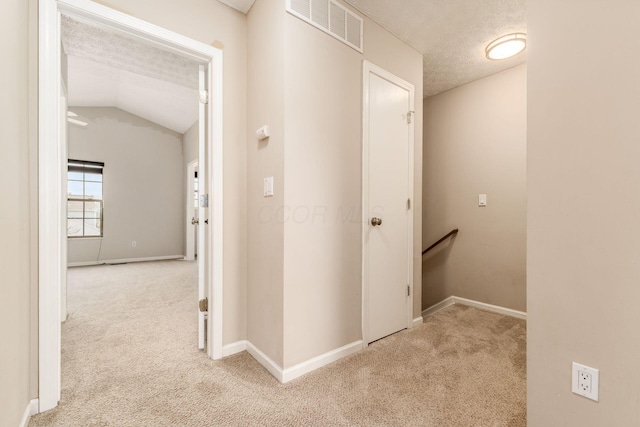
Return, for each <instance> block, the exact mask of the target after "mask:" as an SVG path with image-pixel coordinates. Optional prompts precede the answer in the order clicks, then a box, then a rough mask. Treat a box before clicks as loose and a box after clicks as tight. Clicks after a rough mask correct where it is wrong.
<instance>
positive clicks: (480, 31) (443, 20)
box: [220, 0, 527, 97]
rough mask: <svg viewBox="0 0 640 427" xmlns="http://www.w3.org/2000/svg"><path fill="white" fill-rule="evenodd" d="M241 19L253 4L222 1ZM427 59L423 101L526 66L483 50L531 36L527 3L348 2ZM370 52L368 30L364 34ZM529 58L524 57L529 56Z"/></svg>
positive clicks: (453, 0) (455, 0)
mask: <svg viewBox="0 0 640 427" xmlns="http://www.w3.org/2000/svg"><path fill="white" fill-rule="evenodd" d="M220 1H222V2H223V3H225V4H227V5H229V6H231V7H234V8H236V9H238V10H240V11H241V12H243V13H247V11H248V10H249V9H250V8H251V5H252V4H253V0H220ZM345 1H346V2H347V3H349V4H350V5H352V6H353V7H355V8H356V9H358V10H359V11H360V12H362V13H363V14H364V15H366V16H368V17H369V18H371V19H372V20H373V21H375V22H377V23H378V24H380V25H381V26H383V27H384V28H386V29H387V30H388V31H389V32H391V33H393V34H395V35H396V36H397V37H398V38H400V39H401V40H403V41H404V42H405V43H407V44H408V45H410V46H412V47H413V48H414V49H416V50H417V51H418V52H420V53H421V54H422V56H423V58H424V60H423V61H424V92H423V95H424V97H427V96H432V95H435V94H437V93H440V92H444V91H445V90H448V89H452V88H454V87H458V86H460V85H463V84H465V83H469V82H471V81H474V80H477V79H479V78H482V77H486V76H488V75H490V74H494V73H497V72H499V71H502V70H506V69H507V68H511V67H514V66H516V65H519V64H522V63H524V62H525V61H526V53H521V54H519V55H517V56H516V57H514V58H511V59H506V60H503V61H489V60H488V59H486V57H485V51H484V49H485V47H486V46H487V44H489V43H490V42H491V41H493V40H495V39H497V38H498V37H500V36H503V35H506V34H510V33H515V32H521V33H526V31H527V20H526V0H481V1H478V0H402V1H397V0H396V1H393V0H345ZM364 38H365V49H366V40H367V34H366V28H365V34H364ZM525 52H526V51H525Z"/></svg>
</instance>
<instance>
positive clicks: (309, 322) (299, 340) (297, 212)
mask: <svg viewBox="0 0 640 427" xmlns="http://www.w3.org/2000/svg"><path fill="white" fill-rule="evenodd" d="M278 3H279V4H280V9H281V14H284V16H285V32H286V36H285V40H286V42H285V48H284V50H285V69H284V82H285V101H284V105H285V122H284V123H285V150H284V177H285V188H284V190H285V199H284V207H283V209H284V211H283V218H282V219H283V222H284V365H283V367H284V368H285V369H286V368H290V367H292V366H294V365H296V364H299V363H301V362H304V361H306V360H309V359H311V358H313V357H316V356H319V355H322V354H324V353H327V352H330V351H332V350H335V349H337V348H340V347H342V346H345V345H348V344H352V343H353V342H356V341H359V340H361V339H362V311H361V308H362V271H361V270H362V267H361V265H362V262H361V260H362V256H361V253H362V248H361V241H362V240H361V239H362V230H361V228H362V219H361V212H362V87H363V82H362V78H363V77H362V73H363V71H362V70H363V65H362V64H363V60H368V61H370V62H372V63H374V64H375V65H378V66H380V67H382V68H384V69H386V70H388V71H389V72H391V73H394V74H396V75H398V76H399V77H400V78H402V79H404V80H406V81H408V82H410V83H411V84H413V85H414V86H415V91H416V92H415V95H416V105H415V109H416V112H417V115H416V122H415V132H416V134H415V140H414V147H415V156H416V159H415V171H416V180H415V184H414V185H415V197H414V202H415V204H414V206H415V207H416V209H415V211H414V214H415V223H414V231H415V233H416V234H415V239H414V243H415V244H414V253H413V256H414V260H417V259H419V254H420V252H421V248H420V242H421V228H420V224H421V194H422V192H421V188H422V179H421V171H422V167H421V166H422V150H421V147H422V103H421V102H420V99H421V98H422V77H423V76H422V56H421V55H420V54H419V53H418V52H416V51H415V50H413V49H411V48H410V47H409V46H407V45H406V44H404V43H403V42H401V41H400V40H398V39H397V38H396V37H394V36H393V35H391V34H390V33H388V32H387V31H386V30H384V29H383V28H381V27H380V26H379V25H377V24H375V23H373V22H372V21H371V20H369V19H366V18H365V21H364V54H361V53H359V52H357V51H356V50H354V49H352V48H351V47H349V46H347V45H345V44H343V43H341V42H340V41H338V40H336V39H334V38H333V37H331V36H329V35H327V34H325V33H324V32H322V31H320V30H318V29H316V28H314V27H313V26H311V25H309V24H308V23H306V22H303V21H301V20H300V19H298V18H296V17H294V16H292V15H291V14H288V13H286V12H284V6H283V4H284V2H282V1H280V2H278ZM254 7H255V6H254ZM345 7H348V6H347V5H346V4H345ZM356 13H358V12H356ZM358 14H359V13H358ZM359 15H361V14H359ZM414 267H415V270H414V281H415V284H416V286H415V287H414V298H415V303H416V304H415V307H414V315H415V316H419V315H420V312H421V309H420V283H421V279H420V264H419V263H417V262H414ZM415 316H414V317H415Z"/></svg>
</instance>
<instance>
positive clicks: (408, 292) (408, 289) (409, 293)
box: [407, 285, 411, 296]
mask: <svg viewBox="0 0 640 427" xmlns="http://www.w3.org/2000/svg"><path fill="white" fill-rule="evenodd" d="M407 296H411V285H407Z"/></svg>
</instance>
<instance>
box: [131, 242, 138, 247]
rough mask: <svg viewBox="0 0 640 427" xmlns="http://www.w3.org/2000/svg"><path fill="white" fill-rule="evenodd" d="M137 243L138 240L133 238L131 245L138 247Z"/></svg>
mask: <svg viewBox="0 0 640 427" xmlns="http://www.w3.org/2000/svg"><path fill="white" fill-rule="evenodd" d="M136 245H137V243H136V241H135V240H132V241H131V247H132V248H135V247H136Z"/></svg>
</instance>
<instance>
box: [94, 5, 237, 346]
mask: <svg viewBox="0 0 640 427" xmlns="http://www.w3.org/2000/svg"><path fill="white" fill-rule="evenodd" d="M99 2H100V3H102V4H105V5H107V6H110V7H113V8H114V9H117V10H119V11H121V12H125V13H128V14H130V15H133V16H135V17H136V18H140V19H144V20H146V21H148V22H151V23H152V24H155V25H159V26H161V27H164V28H166V29H169V30H171V31H175V32H177V33H180V34H182V35H185V36H187V37H191V38H193V39H195V40H198V41H200V42H203V43H206V44H212V43H214V42H216V41H217V42H219V43H217V45H218V47H219V46H220V43H221V44H222V45H223V46H224V47H223V52H224V59H223V66H224V70H223V75H224V83H223V114H224V129H223V137H224V147H223V149H224V171H223V181H224V212H223V221H224V225H223V226H224V233H225V235H224V265H223V275H224V279H223V280H224V307H225V309H224V314H223V315H224V320H223V326H224V331H223V343H224V344H228V343H231V342H235V341H238V340H242V339H245V338H246V330H247V327H246V282H247V273H246V271H247V266H246V252H247V230H246V227H247V218H246V192H247V186H246V179H247V170H246V156H247V149H246V129H247V126H246V118H247V112H246V110H247V104H246V101H247V96H246V94H247V25H246V21H247V18H246V16H245V15H243V14H242V13H240V12H238V11H236V10H234V9H232V8H230V7H228V6H226V5H223V4H222V3H220V2H218V1H215V0H184V1H180V2H168V1H165V2H162V4H158V2H157V1H156V0H105V1H102V0H100V1H99Z"/></svg>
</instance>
